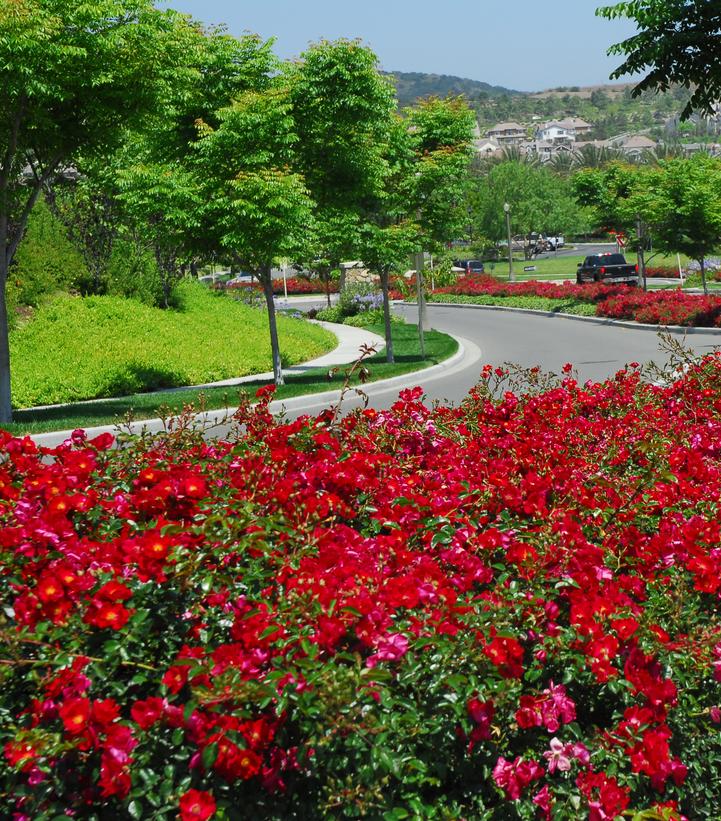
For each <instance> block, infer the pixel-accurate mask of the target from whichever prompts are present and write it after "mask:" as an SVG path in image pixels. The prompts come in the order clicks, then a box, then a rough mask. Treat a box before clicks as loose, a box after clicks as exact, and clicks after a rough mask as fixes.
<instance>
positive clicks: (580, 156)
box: [575, 144, 628, 168]
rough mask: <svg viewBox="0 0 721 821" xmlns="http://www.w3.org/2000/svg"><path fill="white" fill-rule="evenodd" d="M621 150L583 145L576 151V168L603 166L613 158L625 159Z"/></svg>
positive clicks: (603, 146)
mask: <svg viewBox="0 0 721 821" xmlns="http://www.w3.org/2000/svg"><path fill="white" fill-rule="evenodd" d="M627 159H628V158H627V157H626V155H625V154H624V153H623V151H621V150H619V149H618V148H610V147H609V146H605V145H602V146H598V145H591V144H589V145H584V146H582V147H581V148H580V149H579V150H578V151H577V152H576V161H575V167H576V168H603V166H604V165H607V164H608V163H610V162H612V161H613V160H627Z"/></svg>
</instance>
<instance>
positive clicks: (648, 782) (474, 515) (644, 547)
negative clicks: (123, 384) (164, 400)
mask: <svg viewBox="0 0 721 821" xmlns="http://www.w3.org/2000/svg"><path fill="white" fill-rule="evenodd" d="M503 376H504V374H503V372H502V371H494V370H493V369H491V368H486V369H484V372H483V375H482V381H481V382H480V383H479V386H478V387H477V388H475V389H474V390H473V391H472V392H471V393H470V394H469V396H468V398H467V399H466V401H465V402H464V403H463V404H462V405H461V406H460V407H458V408H450V407H445V406H439V407H436V408H429V407H428V406H427V405H425V404H424V402H423V397H422V395H421V391H420V390H419V389H415V390H411V391H406V392H404V393H402V394H401V396H400V397H399V399H398V401H397V402H396V403H395V404H394V405H393V407H392V408H390V409H389V410H387V411H380V412H378V411H373V410H365V411H358V412H356V413H353V414H350V415H348V416H347V417H344V418H343V419H341V420H340V421H337V420H335V419H334V416H333V414H332V413H330V412H327V413H324V414H321V415H320V416H319V417H317V418H303V419H299V420H296V421H292V422H283V421H278V420H274V419H273V418H272V417H271V416H270V414H269V413H268V410H267V406H268V402H269V401H270V399H271V398H272V396H271V395H270V394H268V393H267V392H264V394H263V395H262V396H261V397H260V401H259V404H258V405H257V406H256V407H255V408H244V409H243V410H242V411H241V413H240V415H239V419H238V422H239V423H240V428H239V432H238V434H237V436H235V437H234V438H233V439H232V440H229V441H217V442H212V441H206V440H205V439H204V438H203V437H202V436H201V435H200V434H196V433H193V432H191V431H187V430H184V429H182V428H179V429H178V430H177V431H176V432H175V433H173V434H171V435H168V436H165V437H162V438H160V439H154V440H150V439H140V440H136V441H132V442H130V443H129V444H125V445H123V446H122V447H117V448H113V447H111V446H112V444H113V442H112V439H111V438H110V437H107V436H103V437H99V438H97V439H94V440H88V439H87V438H86V437H85V435H84V434H83V433H82V432H76V434H74V435H73V437H72V438H71V439H70V440H68V441H67V442H66V443H64V444H63V445H62V446H60V447H58V448H56V449H54V450H52V451H46V450H44V449H42V448H39V447H37V446H36V445H35V444H34V443H33V442H32V441H31V440H29V439H27V438H25V439H19V438H13V437H11V436H10V435H7V434H2V435H1V436H2V438H1V442H2V451H3V457H4V458H3V460H2V462H1V463H0V519H1V522H0V523H1V525H2V528H1V529H0V572H1V573H2V576H3V585H2V588H0V589H1V590H2V592H1V593H0V597H1V598H2V606H3V607H2V611H0V612H2V613H3V614H4V615H3V617H2V618H3V621H2V622H0V638H1V639H2V643H3V653H2V668H1V672H2V676H3V688H2V690H1V691H0V709H1V710H2V715H3V716H4V720H3V722H2V724H1V725H0V743H1V744H2V746H3V749H4V762H3V764H2V766H1V767H0V793H1V794H2V795H3V796H5V797H6V800H7V801H9V804H8V805H7V806H8V817H12V818H14V819H15V821H25V819H36V818H39V819H51V818H55V817H58V816H69V817H86V816H88V815H91V814H95V815H97V816H99V817H113V818H125V817H148V818H150V817H177V816H178V814H179V815H180V818H181V819H183V821H192V820H195V821H206V819H209V818H214V817H215V818H219V819H220V818H235V817H237V813H236V809H235V808H238V807H242V808H243V813H244V814H245V816H246V817H268V818H288V817H307V818H312V817H339V816H341V815H344V814H351V815H352V814H355V815H358V816H360V815H366V816H370V817H383V816H384V815H386V816H387V817H405V816H403V815H402V813H403V812H404V813H406V816H412V817H433V813H442V817H466V818H474V817H478V818H480V817H488V818H491V817H497V818H509V819H511V818H530V817H538V818H542V819H551V818H553V819H568V821H571V819H578V818H589V819H594V820H598V821H600V820H601V819H608V820H609V821H610V819H615V818H617V817H618V816H619V815H620V814H622V813H624V812H631V811H633V812H638V813H642V812H645V813H646V814H645V816H644V817H648V818H660V819H667V821H671V819H676V821H680V819H683V818H684V817H688V818H706V819H713V818H718V815H719V812H718V811H719V807H720V806H721V805H720V804H719V802H718V798H717V796H716V793H713V794H711V793H709V790H708V783H707V781H708V775H707V774H708V773H709V772H711V771H712V770H713V767H714V766H716V765H715V763H714V762H716V761H717V760H718V756H719V755H720V754H721V734H720V733H719V722H720V721H721V710H720V708H719V705H720V704H721V624H719V622H718V617H717V614H718V605H719V594H720V592H721V581H720V579H721V548H720V547H719V544H720V543H721V531H720V527H719V523H718V519H717V511H718V509H719V505H721V359H719V358H716V357H707V358H706V359H705V360H703V361H702V362H700V363H698V364H696V365H694V366H691V367H689V368H688V369H687V370H686V371H684V372H683V373H682V374H681V375H679V374H677V375H676V376H675V378H673V379H669V381H668V382H667V383H665V384H663V385H658V384H656V385H649V384H646V383H644V382H643V381H642V378H641V375H640V373H639V371H638V370H637V369H635V368H628V369H626V370H624V371H621V372H620V373H619V374H618V375H617V376H616V377H615V378H613V379H611V380H608V381H607V382H605V383H601V384H590V383H589V384H587V385H579V384H577V383H576V382H575V381H574V380H573V379H572V378H571V377H570V375H568V374H566V375H565V376H564V377H562V379H561V380H559V381H558V383H557V384H556V385H555V387H552V388H550V389H546V390H544V392H541V393H538V392H533V391H530V390H529V392H528V393H525V394H518V393H512V392H510V391H508V392H505V393H504V392H503V391H500V392H499V389H498V388H497V386H496V385H495V384H494V380H495V379H497V378H498V379H502V378H503ZM714 796H716V797H714ZM8 797H9V798H8ZM234 813H236V814H234ZM389 813H391V815H390V816H388V814H389ZM392 813H396V814H395V815H392ZM399 813H400V814H399Z"/></svg>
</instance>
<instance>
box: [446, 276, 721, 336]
mask: <svg viewBox="0 0 721 821" xmlns="http://www.w3.org/2000/svg"><path fill="white" fill-rule="evenodd" d="M454 296H455V297H460V298H461V299H465V300H466V301H474V298H475V297H478V301H479V302H481V303H486V304H488V303H489V301H490V299H493V300H503V299H505V300H508V301H509V303H510V301H512V302H513V304H515V305H516V306H517V307H523V306H522V305H521V304H520V302H519V300H520V299H522V298H525V297H535V298H542V299H543V300H544V303H543V304H541V303H539V304H538V305H537V307H538V308H540V309H541V310H554V309H555V310H559V311H563V310H564V306H565V305H568V304H569V303H571V304H572V306H573V311H572V312H574V313H579V312H581V313H590V312H587V311H585V310H583V307H582V306H583V305H584V304H585V305H589V306H592V305H595V314H596V316H604V317H609V318H611V319H619V320H628V321H632V322H642V323H645V324H649V325H682V326H697V327H701V328H713V327H719V326H721V297H717V296H708V297H702V296H700V295H698V294H689V293H685V292H683V291H681V290H680V289H672V290H666V291H649V292H644V291H641V290H640V289H638V288H633V287H631V288H629V287H628V286H627V285H603V284H601V283H593V284H588V285H572V284H571V283H565V284H563V285H557V284H554V283H551V282H536V281H533V280H531V281H529V282H519V283H502V282H499V281H498V280H495V279H493V278H492V277H490V276H486V275H480V276H474V277H464V278H463V279H461V280H459V281H458V283H457V284H456V285H454V286H451V287H448V288H438V289H436V291H435V292H434V294H433V295H431V299H436V300H442V301H444V302H449V301H453V297H454ZM529 307H530V305H529ZM579 308H580V309H581V310H580V311H579Z"/></svg>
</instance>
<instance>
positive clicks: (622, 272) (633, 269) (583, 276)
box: [576, 253, 638, 285]
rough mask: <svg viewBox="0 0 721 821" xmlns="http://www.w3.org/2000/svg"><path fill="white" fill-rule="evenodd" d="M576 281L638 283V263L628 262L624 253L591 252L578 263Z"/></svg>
mask: <svg viewBox="0 0 721 821" xmlns="http://www.w3.org/2000/svg"><path fill="white" fill-rule="evenodd" d="M576 282H577V283H578V284H579V285H581V284H582V283H584V282H627V283H628V284H629V285H638V265H632V264H631V263H630V262H626V257H624V255H623V254H611V253H607V254H591V255H590V256H588V257H586V259H584V260H583V262H579V263H578V270H577V271H576Z"/></svg>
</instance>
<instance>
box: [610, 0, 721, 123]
mask: <svg viewBox="0 0 721 821" xmlns="http://www.w3.org/2000/svg"><path fill="white" fill-rule="evenodd" d="M596 14H597V15H599V16H600V17H605V18H606V19H608V20H612V19H615V18H618V17H626V18H628V19H630V20H633V21H634V22H635V23H636V25H637V27H638V31H637V33H636V34H634V35H633V36H632V37H629V38H627V39H626V40H624V41H623V42H621V43H616V44H615V45H613V46H611V48H610V49H609V50H608V53H609V54H612V55H624V56H625V59H624V61H623V63H621V65H620V66H619V67H618V68H617V69H616V70H615V71H614V72H613V74H611V78H612V79H618V78H619V77H623V76H625V75H628V74H631V75H634V74H645V76H644V77H643V79H642V80H641V81H640V82H638V83H637V84H636V87H635V88H634V90H633V96H634V97H638V96H639V95H641V94H642V93H643V92H644V91H647V90H653V91H668V89H669V88H670V87H671V85H672V84H679V85H681V86H684V87H685V88H687V89H692V91H693V93H692V95H691V98H690V100H689V102H688V103H687V105H686V107H685V108H684V110H683V113H682V117H683V118H684V119H686V118H688V117H689V116H690V115H691V114H692V112H693V111H694V110H697V111H702V112H707V113H710V112H711V111H712V110H713V107H714V104H716V103H717V102H718V100H719V99H721V4H720V3H719V2H718V0H630V2H623V3H617V4H615V5H613V6H603V7H601V8H599V9H597V11H596Z"/></svg>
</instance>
